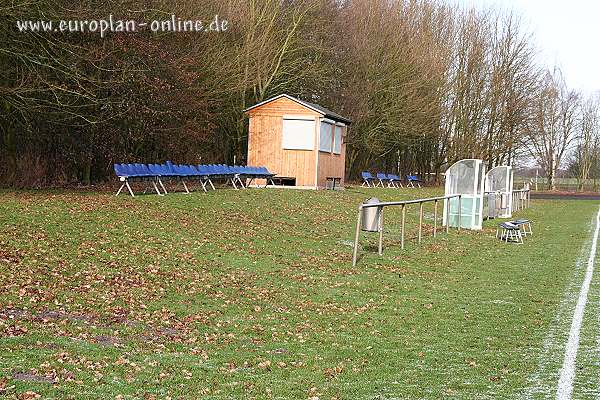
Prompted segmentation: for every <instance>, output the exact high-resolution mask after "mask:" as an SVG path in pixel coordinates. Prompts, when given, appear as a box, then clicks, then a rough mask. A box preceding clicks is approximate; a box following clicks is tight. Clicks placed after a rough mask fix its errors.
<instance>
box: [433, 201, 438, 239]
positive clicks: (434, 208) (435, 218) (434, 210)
mask: <svg viewBox="0 0 600 400" xmlns="http://www.w3.org/2000/svg"><path fill="white" fill-rule="evenodd" d="M437 205H438V201H437V200H435V201H434V202H433V237H436V235H437V219H438V215H437Z"/></svg>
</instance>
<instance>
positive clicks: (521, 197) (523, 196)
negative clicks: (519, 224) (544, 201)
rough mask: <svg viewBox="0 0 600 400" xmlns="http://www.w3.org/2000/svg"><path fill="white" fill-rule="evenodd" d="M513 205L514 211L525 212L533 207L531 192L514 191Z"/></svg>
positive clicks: (527, 190)
mask: <svg viewBox="0 0 600 400" xmlns="http://www.w3.org/2000/svg"><path fill="white" fill-rule="evenodd" d="M512 204H513V211H519V210H523V209H524V208H529V206H530V205H531V190H530V189H521V190H513V191H512Z"/></svg>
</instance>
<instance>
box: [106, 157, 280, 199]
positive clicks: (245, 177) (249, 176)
mask: <svg viewBox="0 0 600 400" xmlns="http://www.w3.org/2000/svg"><path fill="white" fill-rule="evenodd" d="M114 170H115V174H116V175H117V177H118V178H119V180H120V181H121V182H123V184H122V185H121V187H120V188H119V190H118V192H117V196H118V195H119V194H120V193H121V191H122V190H123V188H124V187H127V189H128V190H129V193H130V194H131V196H134V194H133V191H132V189H131V186H130V185H129V182H130V181H148V182H150V183H151V184H152V187H153V188H154V190H155V191H156V193H157V194H159V195H161V196H162V195H163V194H167V189H166V187H165V185H164V183H163V179H170V180H171V179H176V180H177V182H178V183H181V184H182V185H183V188H184V190H185V192H186V193H190V190H189V188H188V185H187V184H186V180H188V181H189V180H196V181H198V182H199V183H200V185H201V186H202V189H203V190H204V191H205V192H206V191H207V187H208V185H210V187H211V188H212V189H213V190H214V189H215V186H214V184H213V182H212V179H226V180H227V183H231V184H232V185H233V187H234V188H235V189H238V186H240V187H241V188H245V187H246V186H248V185H249V184H250V183H252V181H253V180H254V179H266V180H267V182H270V183H271V184H273V176H275V174H273V173H271V172H269V170H267V168H265V167H250V166H238V165H234V166H229V165H224V164H206V165H185V164H173V163H172V162H170V161H167V162H166V163H165V164H139V163H136V164H115V165H114ZM159 186H160V188H161V189H162V192H164V193H162V192H161V190H160V189H159Z"/></svg>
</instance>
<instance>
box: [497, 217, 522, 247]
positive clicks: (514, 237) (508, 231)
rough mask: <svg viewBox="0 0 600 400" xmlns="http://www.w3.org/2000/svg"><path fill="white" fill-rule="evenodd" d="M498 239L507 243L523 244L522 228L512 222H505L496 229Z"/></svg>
mask: <svg viewBox="0 0 600 400" xmlns="http://www.w3.org/2000/svg"><path fill="white" fill-rule="evenodd" d="M496 237H497V238H499V239H500V240H503V241H505V242H507V243H508V242H509V241H511V242H514V243H517V244H523V243H524V242H523V235H522V233H521V228H520V227H518V226H517V225H515V224H511V223H510V222H503V223H501V224H500V225H498V227H497V228H496Z"/></svg>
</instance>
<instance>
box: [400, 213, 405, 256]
mask: <svg viewBox="0 0 600 400" xmlns="http://www.w3.org/2000/svg"><path fill="white" fill-rule="evenodd" d="M405 223H406V205H405V204H402V228H401V236H400V245H401V247H402V250H404V226H405Z"/></svg>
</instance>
